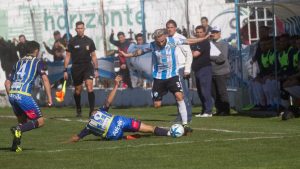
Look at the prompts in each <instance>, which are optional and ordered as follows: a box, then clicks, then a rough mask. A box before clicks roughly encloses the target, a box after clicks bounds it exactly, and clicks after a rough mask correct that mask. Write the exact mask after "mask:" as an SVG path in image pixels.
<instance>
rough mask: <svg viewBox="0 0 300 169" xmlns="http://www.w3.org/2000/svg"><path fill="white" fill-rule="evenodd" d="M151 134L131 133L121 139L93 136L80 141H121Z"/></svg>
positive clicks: (146, 136) (150, 135)
mask: <svg viewBox="0 0 300 169" xmlns="http://www.w3.org/2000/svg"><path fill="white" fill-rule="evenodd" d="M152 136H153V134H140V133H135V134H134V133H132V134H130V133H129V134H127V135H124V136H123V138H122V139H120V140H108V139H101V138H94V139H85V140H82V141H85V142H96V141H121V140H135V139H139V138H148V137H152Z"/></svg>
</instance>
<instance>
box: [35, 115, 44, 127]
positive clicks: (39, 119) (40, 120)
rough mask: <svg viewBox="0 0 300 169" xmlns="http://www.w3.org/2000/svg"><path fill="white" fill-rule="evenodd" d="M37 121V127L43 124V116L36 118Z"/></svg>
mask: <svg viewBox="0 0 300 169" xmlns="http://www.w3.org/2000/svg"><path fill="white" fill-rule="evenodd" d="M37 123H38V125H37V126H38V127H42V126H44V124H45V120H44V117H40V118H38V119H37Z"/></svg>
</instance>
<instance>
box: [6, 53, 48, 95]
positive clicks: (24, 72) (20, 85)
mask: <svg viewBox="0 0 300 169" xmlns="http://www.w3.org/2000/svg"><path fill="white" fill-rule="evenodd" d="M44 74H45V65H44V64H43V62H42V61H41V60H39V59H37V58H36V57H32V56H25V57H23V58H22V59H20V60H19V61H18V62H17V63H16V64H15V65H14V67H13V70H12V73H11V75H10V78H9V80H10V81H11V82H12V85H11V88H10V92H9V93H10V94H12V93H19V94H23V95H27V96H31V90H32V86H33V83H34V80H35V78H36V76H37V75H40V76H42V75H44Z"/></svg>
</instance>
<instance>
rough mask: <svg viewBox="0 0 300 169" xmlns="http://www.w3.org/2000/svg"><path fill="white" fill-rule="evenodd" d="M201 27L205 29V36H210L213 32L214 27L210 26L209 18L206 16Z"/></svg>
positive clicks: (202, 19)
mask: <svg viewBox="0 0 300 169" xmlns="http://www.w3.org/2000/svg"><path fill="white" fill-rule="evenodd" d="M201 25H202V26H203V27H204V28H205V31H206V32H205V35H208V34H209V33H210V32H211V30H212V27H211V26H210V25H209V24H208V19H207V17H205V16H204V17H202V18H201Z"/></svg>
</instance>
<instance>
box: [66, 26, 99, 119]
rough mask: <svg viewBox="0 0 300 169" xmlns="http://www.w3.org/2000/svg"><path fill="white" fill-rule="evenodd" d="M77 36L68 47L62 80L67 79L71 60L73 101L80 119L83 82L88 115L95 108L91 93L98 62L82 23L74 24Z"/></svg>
mask: <svg viewBox="0 0 300 169" xmlns="http://www.w3.org/2000/svg"><path fill="white" fill-rule="evenodd" d="M75 30H76V32H77V35H76V36H75V37H73V38H72V39H71V40H70V42H69V45H68V48H67V54H66V58H65V63H64V66H65V69H64V79H68V73H67V67H68V64H69V62H70V58H72V71H71V73H72V78H73V85H74V86H75V93H74V99H75V103H76V113H77V117H81V105H80V99H81V96H80V94H81V91H82V83H83V81H85V86H86V88H87V91H88V100H89V106H90V114H89V116H91V112H92V111H93V110H94V106H95V94H94V91H93V79H94V77H98V61H97V56H96V53H95V50H96V47H95V44H94V41H93V40H92V39H91V38H89V37H87V36H85V35H84V30H85V27H84V23H83V22H82V21H78V22H76V29H75Z"/></svg>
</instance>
